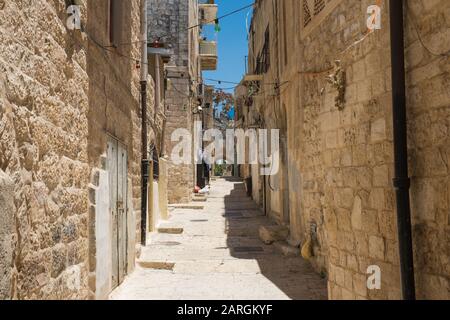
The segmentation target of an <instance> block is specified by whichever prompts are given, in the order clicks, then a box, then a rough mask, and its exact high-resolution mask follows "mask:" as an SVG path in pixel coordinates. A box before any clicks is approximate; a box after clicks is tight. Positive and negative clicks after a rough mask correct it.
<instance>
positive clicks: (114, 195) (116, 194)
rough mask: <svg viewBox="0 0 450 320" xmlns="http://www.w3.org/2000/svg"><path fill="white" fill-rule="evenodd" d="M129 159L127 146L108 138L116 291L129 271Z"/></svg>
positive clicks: (113, 271) (113, 281)
mask: <svg viewBox="0 0 450 320" xmlns="http://www.w3.org/2000/svg"><path fill="white" fill-rule="evenodd" d="M127 158H128V155H127V148H126V146H125V145H123V144H122V143H120V142H119V141H118V140H116V139H114V138H111V137H110V138H108V151H107V168H108V174H109V177H108V179H109V186H110V189H109V191H110V193H109V203H110V213H111V223H112V228H111V230H112V237H111V247H112V273H111V277H112V279H111V287H112V288H111V289H115V288H116V287H118V286H119V285H120V284H121V283H122V282H123V280H124V278H125V275H126V270H127V242H128V239H127V210H128V208H127V204H128V199H127V194H128V182H127V181H128V179H127V175H128V166H127V160H128V159H127Z"/></svg>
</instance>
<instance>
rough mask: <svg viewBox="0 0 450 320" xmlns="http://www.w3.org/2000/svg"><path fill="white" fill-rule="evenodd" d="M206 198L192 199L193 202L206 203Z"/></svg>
mask: <svg viewBox="0 0 450 320" xmlns="http://www.w3.org/2000/svg"><path fill="white" fill-rule="evenodd" d="M206 200H207V199H206V198H202V197H194V198H193V199H192V201H193V202H206Z"/></svg>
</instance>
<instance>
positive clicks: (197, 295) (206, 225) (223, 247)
mask: <svg viewBox="0 0 450 320" xmlns="http://www.w3.org/2000/svg"><path fill="white" fill-rule="evenodd" d="M198 204H204V209H203V210H192V209H176V210H174V211H172V213H171V218H170V223H171V224H173V225H176V226H182V227H183V228H184V232H183V233H182V234H161V233H155V234H152V235H151V237H150V240H149V245H147V246H146V247H145V248H143V250H142V254H141V259H140V264H139V265H138V266H137V268H136V270H135V272H134V273H133V274H132V275H130V276H129V277H127V279H126V280H125V282H124V283H123V284H122V285H121V286H120V287H119V288H117V289H116V290H115V291H114V292H113V293H112V294H111V296H110V298H111V299H138V300H144V299H149V300H160V299H161V300H166V299H175V300H189V299H199V300H205V299H211V300H216V299H224V300H252V299H255V300H264V299H273V300H281V299H283V300H284V299H304V300H310V299H326V296H327V295H326V281H325V280H323V279H321V278H320V277H319V276H318V275H317V274H316V273H314V271H313V270H312V268H311V267H310V266H309V264H308V262H306V261H304V260H303V259H302V258H300V257H284V256H283V255H281V253H279V252H278V251H277V250H276V248H275V247H274V246H267V245H264V244H263V243H262V242H261V241H260V240H259V238H258V227H259V226H260V225H270V224H271V222H270V221H269V220H268V219H267V218H266V217H264V216H263V215H262V213H261V211H260V210H259V209H258V207H257V206H256V205H255V204H254V203H253V201H252V200H251V199H250V198H248V197H247V196H246V195H245V190H244V186H243V184H242V183H241V182H236V181H231V180H225V179H218V180H217V181H214V182H212V188H211V193H210V195H209V196H208V200H207V202H199V203H198ZM150 267H153V268H155V267H157V268H166V269H168V270H155V269H150Z"/></svg>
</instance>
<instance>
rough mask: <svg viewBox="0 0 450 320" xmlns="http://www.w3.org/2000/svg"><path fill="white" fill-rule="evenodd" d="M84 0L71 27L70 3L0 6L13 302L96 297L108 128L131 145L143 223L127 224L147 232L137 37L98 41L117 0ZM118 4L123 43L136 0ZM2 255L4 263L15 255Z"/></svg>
mask: <svg viewBox="0 0 450 320" xmlns="http://www.w3.org/2000/svg"><path fill="white" fill-rule="evenodd" d="M78 3H80V8H81V17H82V25H83V26H84V27H85V31H86V32H81V31H79V30H75V31H69V30H68V29H67V28H66V20H67V17H68V16H67V13H66V4H65V2H64V1H54V2H51V3H50V2H47V1H34V2H33V3H29V2H24V1H7V2H4V3H2V4H0V44H1V45H0V172H1V175H2V176H4V175H6V176H7V177H8V178H7V179H11V180H12V181H13V183H14V203H13V207H14V208H15V209H14V212H13V213H12V214H13V221H14V233H13V241H12V242H13V251H12V259H13V262H12V264H11V270H10V277H11V281H10V286H11V290H10V292H11V293H10V297H11V298H13V299H87V298H96V297H97V298H99V296H98V295H97V294H96V290H97V289H98V287H97V286H96V268H97V266H98V264H97V261H96V260H97V256H98V255H99V254H102V252H99V249H100V250H101V248H99V247H98V243H99V242H98V240H99V239H98V238H97V236H98V229H96V227H98V223H97V221H96V216H98V214H99V210H98V208H99V206H97V205H98V202H99V201H100V200H101V201H103V202H105V201H106V207H104V208H105V210H107V211H104V212H101V214H103V215H108V214H109V209H110V208H111V207H112V206H113V205H114V204H111V203H109V198H108V196H109V195H108V194H104V195H103V196H104V198H103V199H99V198H98V193H96V191H97V189H98V183H99V179H100V174H101V172H102V171H106V172H107V171H108V170H110V168H108V167H105V157H106V153H107V141H108V137H113V138H114V139H115V140H118V141H120V142H121V143H122V144H123V145H124V146H125V150H126V152H127V154H128V157H127V159H128V160H127V167H128V168H129V169H128V170H127V176H126V178H125V179H126V180H127V181H129V182H128V190H129V191H130V196H127V199H128V200H127V201H128V202H129V205H128V206H127V208H128V209H127V216H128V217H129V218H130V221H134V220H136V223H135V226H136V228H134V227H133V228H131V229H129V230H127V231H126V232H127V234H128V236H129V237H128V239H135V238H136V239H139V229H140V228H139V225H140V213H139V210H140V183H141V182H140V158H141V154H140V150H141V147H140V140H141V136H140V130H141V128H140V106H139V70H138V69H137V68H136V60H139V57H140V45H139V44H138V43H137V44H134V45H131V46H120V47H118V48H112V47H107V48H101V46H102V45H103V46H109V45H110V43H109V23H110V21H109V16H108V15H109V1H107V0H99V1H95V3H94V2H90V1H89V2H88V1H78ZM121 13H122V15H121V19H122V20H121V22H122V25H123V28H121V34H120V39H121V42H130V41H132V40H135V39H138V38H139V29H140V16H139V13H140V1H129V2H128V1H127V2H123V3H122V7H121ZM127 57H136V59H130V58H127ZM152 90H153V89H152V84H151V85H150V89H149V109H150V110H152V108H153V107H152V106H153V99H152V97H153V94H152ZM151 134H152V133H151ZM151 134H150V135H151ZM99 170H100V172H99ZM2 181H3V178H2ZM106 183H108V182H106ZM131 191H132V198H133V199H131ZM131 200H133V201H132V202H131ZM1 210H3V207H2V209H1ZM8 213H11V212H6V214H8ZM3 214H5V213H4V212H1V215H2V217H3ZM136 230H137V231H136ZM2 232H3V229H2ZM136 233H137V235H136ZM1 235H2V237H3V233H2V234H1ZM5 239H6V238H5ZM108 241H110V240H106V242H108ZM109 243H110V242H109ZM130 244H131V242H130V241H128V242H127V245H128V249H127V255H128V257H127V260H128V264H127V265H128V269H129V270H127V271H128V272H129V271H130V270H131V269H132V267H133V265H134V256H135V249H134V243H133V244H132V246H131V245H130ZM3 253H4V251H3V250H2V252H1V255H0V256H1V259H2V264H1V266H2V269H3V262H4V261H8V259H9V258H11V257H3ZM6 253H8V251H6ZM4 259H6V260H4ZM2 271H3V270H2ZM3 281H4V279H3V278H2V277H0V283H1V287H0V288H1V290H0V296H1V295H4V294H5V293H7V291H4V286H3V284H4V283H3ZM111 289H112V288H106V292H105V293H106V294H107V293H108V290H111ZM102 298H104V296H103V297H102Z"/></svg>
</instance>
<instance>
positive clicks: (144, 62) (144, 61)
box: [141, 0, 150, 246]
mask: <svg viewBox="0 0 450 320" xmlns="http://www.w3.org/2000/svg"><path fill="white" fill-rule="evenodd" d="M147 37H148V36H147V0H142V8H141V42H142V50H141V54H142V55H141V111H142V113H141V118H142V124H141V125H142V128H141V130H142V162H141V182H142V186H141V192H142V193H141V245H143V246H145V245H146V242H147V207H148V199H147V196H148V194H147V193H148V179H149V164H150V162H149V159H148V141H147V139H148V138H147V137H148V132H147V77H148V56H147Z"/></svg>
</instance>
